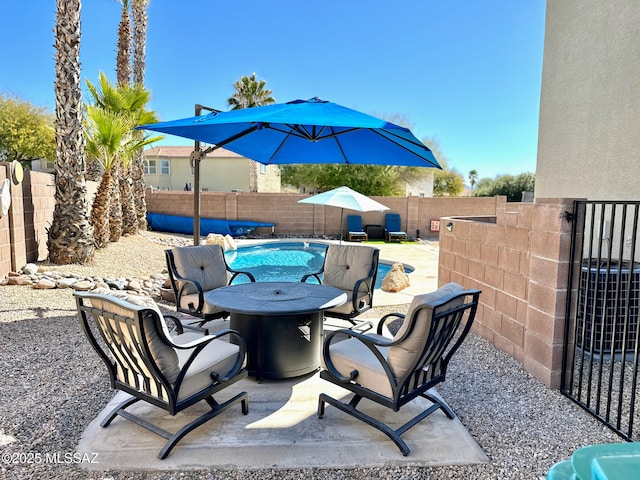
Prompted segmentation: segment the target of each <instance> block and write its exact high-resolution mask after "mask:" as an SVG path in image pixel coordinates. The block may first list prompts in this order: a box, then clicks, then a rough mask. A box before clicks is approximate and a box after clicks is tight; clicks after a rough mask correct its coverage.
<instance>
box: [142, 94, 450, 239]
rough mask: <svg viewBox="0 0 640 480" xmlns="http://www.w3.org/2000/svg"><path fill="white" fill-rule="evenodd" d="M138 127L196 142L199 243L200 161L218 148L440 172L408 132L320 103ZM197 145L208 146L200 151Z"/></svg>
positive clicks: (271, 158) (276, 160) (267, 160)
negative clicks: (427, 168) (427, 169)
mask: <svg viewBox="0 0 640 480" xmlns="http://www.w3.org/2000/svg"><path fill="white" fill-rule="evenodd" d="M198 107H200V106H199V105H198V106H196V113H199V109H198ZM200 108H202V107H200ZM138 128H139V129H144V130H152V131H156V132H162V133H165V134H169V135H176V136H179V137H184V138H190V139H193V140H195V141H196V143H195V148H194V153H193V154H192V160H193V163H194V186H193V190H194V241H196V239H197V240H198V241H199V231H198V232H196V230H199V229H198V228H197V227H198V221H199V190H200V188H199V186H200V185H199V179H200V177H199V175H200V173H199V162H200V160H201V159H202V158H203V156H204V155H206V153H209V152H211V151H213V150H215V149H217V148H221V147H224V148H226V149H227V150H230V151H232V152H235V153H237V154H239V155H242V156H244V157H247V158H250V159H252V160H255V161H257V162H260V163H263V164H266V165H270V164H293V163H342V164H353V165H357V164H366V165H396V166H407V167H433V168H442V167H441V166H440V164H438V161H437V160H436V159H435V157H434V155H433V153H432V152H431V150H430V149H429V148H428V147H427V146H426V145H424V144H423V143H422V142H420V140H418V139H417V138H416V137H415V136H414V135H413V133H411V131H410V130H409V129H408V128H405V127H401V126H399V125H395V124H393V123H390V122H387V121H385V120H382V119H379V118H376V117H373V116H371V115H367V114H365V113H361V112H358V111H356V110H352V109H350V108H346V107H343V106H340V105H337V104H335V103H332V102H327V101H323V100H320V99H318V98H313V99H311V100H295V101H292V102H288V103H282V104H273V105H266V106H263V107H254V108H247V109H241V110H231V111H228V112H221V111H217V110H213V111H212V112H211V113H209V114H207V115H202V116H199V115H197V116H195V117H190V118H185V119H181V120H173V121H169V122H161V123H154V124H149V125H142V126H140V127H138ZM200 142H204V143H207V144H210V145H211V146H210V147H208V148H206V149H204V150H201V149H200ZM196 210H198V211H197V212H196Z"/></svg>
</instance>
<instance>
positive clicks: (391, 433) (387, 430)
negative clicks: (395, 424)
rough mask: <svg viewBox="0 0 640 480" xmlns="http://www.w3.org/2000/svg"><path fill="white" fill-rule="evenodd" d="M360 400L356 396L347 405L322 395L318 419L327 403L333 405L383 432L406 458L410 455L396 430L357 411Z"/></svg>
mask: <svg viewBox="0 0 640 480" xmlns="http://www.w3.org/2000/svg"><path fill="white" fill-rule="evenodd" d="M360 400H362V397H361V396H359V395H355V396H354V397H353V398H352V399H351V402H349V404H348V405H347V404H346V403H343V402H341V401H339V400H336V399H335V398H332V397H330V396H329V395H327V394H325V393H321V394H320V396H319V398H318V418H322V417H323V415H324V404H325V402H326V403H328V404H330V405H333V406H334V407H336V408H337V409H338V410H342V411H343V412H345V413H346V414H348V415H351V416H352V417H354V418H357V419H358V420H360V421H363V422H364V423H366V424H367V425H370V426H372V427H373V428H375V429H377V430H379V431H381V432H382V433H384V434H385V435H386V436H387V437H389V438H390V439H391V440H392V441H393V443H395V444H396V446H397V447H398V448H399V449H400V452H401V453H402V455H404V456H405V457H406V456H407V455H409V452H410V450H409V447H408V446H407V444H406V443H405V442H404V440H402V438H401V437H400V434H399V433H398V432H397V431H396V430H393V429H392V428H391V427H389V426H388V425H386V424H384V423H382V422H381V421H379V420H376V419H375V418H373V417H370V416H369V415H366V414H365V413H362V412H361V411H359V410H356V406H357V405H358V403H360Z"/></svg>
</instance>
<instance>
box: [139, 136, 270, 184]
mask: <svg viewBox="0 0 640 480" xmlns="http://www.w3.org/2000/svg"><path fill="white" fill-rule="evenodd" d="M192 151H193V147H191V146H159V147H152V148H148V149H147V150H145V152H144V157H145V170H144V176H145V182H146V184H147V186H148V187H153V188H157V189H160V190H185V188H186V187H187V186H188V188H189V189H191V188H193V168H192V166H191V152H192ZM200 189H201V190H202V191H203V192H259V193H279V192H280V191H281V188H280V168H279V167H278V166H277V165H268V166H267V165H262V164H260V163H258V162H254V161H253V160H250V159H248V158H245V157H242V156H240V155H238V154H236V153H233V152H230V151H229V150H225V149H224V148H219V149H217V150H214V151H213V152H211V153H209V154H207V156H206V157H205V158H204V159H203V160H202V161H201V163H200Z"/></svg>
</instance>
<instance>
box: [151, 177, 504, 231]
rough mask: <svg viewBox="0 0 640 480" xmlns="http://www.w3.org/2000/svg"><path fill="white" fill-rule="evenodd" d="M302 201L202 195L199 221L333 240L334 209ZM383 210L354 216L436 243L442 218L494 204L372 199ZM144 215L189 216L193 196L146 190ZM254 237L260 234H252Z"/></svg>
mask: <svg viewBox="0 0 640 480" xmlns="http://www.w3.org/2000/svg"><path fill="white" fill-rule="evenodd" d="M306 197H307V195H299V194H290V193H249V192H239V193H236V192H202V194H201V196H200V216H201V217H203V218H204V217H208V218H220V219H225V220H249V221H258V222H268V223H274V224H276V230H275V231H276V232H277V233H278V234H282V235H303V236H310V235H337V234H338V233H339V232H340V213H341V212H340V209H339V208H334V207H323V206H319V205H310V204H300V203H298V200H302V199H303V198H306ZM372 198H373V199H374V200H377V201H378V202H380V203H382V204H383V205H386V206H387V207H389V210H388V211H386V212H363V213H359V212H354V211H351V210H345V212H344V216H345V219H344V224H343V227H344V228H346V227H345V226H346V216H347V215H349V214H354V213H358V214H359V215H360V216H361V217H362V224H363V225H384V215H385V213H391V212H393V213H399V214H400V217H401V221H402V228H403V230H404V231H406V232H407V234H408V235H409V236H411V237H414V236H419V237H421V238H433V239H437V238H438V233H437V232H432V231H431V221H432V220H439V219H440V217H442V216H444V215H495V214H496V205H497V200H496V198H422V197H372ZM146 199H147V211H148V212H150V213H163V214H166V215H182V216H189V217H190V216H193V192H184V191H166V190H150V189H148V190H147V196H146ZM256 233H260V231H259V230H258V231H256Z"/></svg>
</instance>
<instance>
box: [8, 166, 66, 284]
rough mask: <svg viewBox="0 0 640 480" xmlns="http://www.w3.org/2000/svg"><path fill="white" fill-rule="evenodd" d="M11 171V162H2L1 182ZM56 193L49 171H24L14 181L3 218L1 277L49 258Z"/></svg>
mask: <svg viewBox="0 0 640 480" xmlns="http://www.w3.org/2000/svg"><path fill="white" fill-rule="evenodd" d="M10 172H11V170H10V164H9V163H5V162H3V163H0V181H2V180H4V179H5V178H10ZM54 193H55V185H54V183H53V175H51V174H48V173H42V172H32V171H25V172H24V179H23V181H22V183H20V184H18V185H14V184H13V182H12V183H11V207H10V209H9V213H8V214H7V215H5V216H3V217H2V218H0V253H1V256H0V276H3V275H6V274H7V273H9V272H10V271H16V270H18V269H20V268H22V267H23V266H24V265H25V264H27V263H29V262H35V261H39V260H45V259H46V258H47V255H48V251H47V229H48V228H49V227H50V225H51V220H52V218H53V208H54V206H55V199H54Z"/></svg>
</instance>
